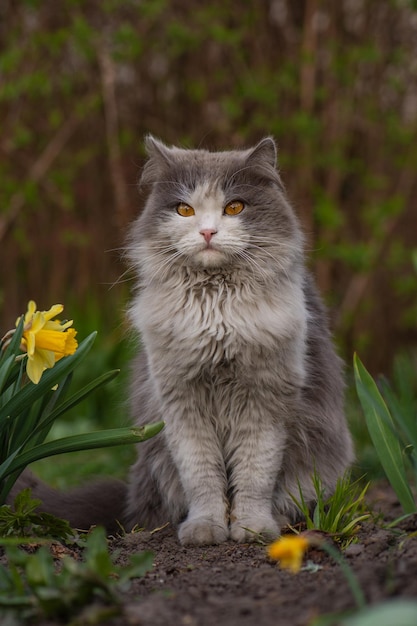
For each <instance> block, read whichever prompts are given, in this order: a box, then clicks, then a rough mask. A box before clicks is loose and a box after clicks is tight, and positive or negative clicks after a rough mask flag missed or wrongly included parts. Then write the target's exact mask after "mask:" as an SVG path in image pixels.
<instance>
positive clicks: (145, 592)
mask: <svg viewBox="0 0 417 626" xmlns="http://www.w3.org/2000/svg"><path fill="white" fill-rule="evenodd" d="M372 499H373V503H372V505H373V510H374V511H380V515H379V516H374V518H373V521H367V522H366V523H364V524H363V525H362V527H361V528H360V530H359V531H358V534H357V541H355V542H354V543H351V544H350V546H349V547H348V548H347V549H346V551H345V553H344V554H345V557H346V559H347V561H348V563H349V565H350V566H351V568H352V569H353V571H354V573H355V574H356V576H357V578H358V580H359V582H360V585H361V586H362V588H363V590H364V592H365V596H366V601H367V602H368V603H369V604H374V603H377V602H380V601H381V600H383V599H387V598H393V597H407V598H417V536H416V534H417V533H416V531H417V514H416V515H413V516H411V517H408V518H407V519H406V520H404V521H402V522H400V523H399V524H398V525H397V526H396V527H395V529H389V528H387V524H388V523H389V521H391V520H394V519H397V518H398V517H400V516H401V514H402V511H401V508H400V506H399V504H398V502H397V500H396V498H395V496H394V495H393V494H392V492H391V491H390V490H389V489H385V488H379V489H374V491H373V494H372ZM413 534H414V536H413ZM114 548H117V549H119V550H120V555H119V561H121V562H123V561H124V560H126V559H127V558H128V556H129V554H131V553H132V552H137V551H141V550H145V549H146V550H152V552H153V553H154V555H155V564H154V568H153V570H152V571H151V572H149V573H148V574H146V575H145V577H144V578H142V579H137V580H136V581H134V582H133V584H132V586H131V589H130V591H129V593H127V594H126V596H125V597H124V601H125V604H124V614H123V617H121V618H118V619H115V620H114V621H113V622H112V624H114V625H115V626H116V625H117V626H127V625H131V626H171V625H172V626H307V625H308V624H310V623H311V621H312V620H313V618H315V617H317V616H319V615H323V614H326V613H331V612H335V611H340V610H345V609H353V608H355V601H354V598H353V596H352V593H351V591H350V588H349V586H348V584H347V582H346V578H345V577H344V575H343V573H342V571H341V569H340V567H339V566H338V565H337V564H335V562H334V561H333V560H332V559H331V558H330V557H329V556H327V554H326V553H324V552H323V551H321V550H318V549H314V550H313V549H311V550H310V552H309V553H308V554H307V556H306V560H305V568H304V569H303V570H301V571H300V572H299V573H298V574H296V575H294V574H292V573H291V572H288V571H283V570H281V569H279V567H278V566H277V564H276V563H273V562H271V561H269V560H268V558H267V557H266V553H265V547H264V546H262V545H259V544H243V545H239V544H235V543H232V542H229V543H226V544H223V545H220V546H204V547H183V546H181V545H180V544H179V542H178V540H177V538H176V534H175V532H174V530H173V529H172V528H169V527H166V528H164V529H161V530H158V531H156V532H153V533H144V532H143V533H138V534H133V535H129V536H127V537H125V538H123V539H119V540H115V541H114ZM415 623H416V624H417V614H416V622H415ZM393 626H395V625H394V624H393Z"/></svg>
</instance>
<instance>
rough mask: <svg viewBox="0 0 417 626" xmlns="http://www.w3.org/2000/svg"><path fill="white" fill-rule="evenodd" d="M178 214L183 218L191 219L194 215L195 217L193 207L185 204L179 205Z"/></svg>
mask: <svg viewBox="0 0 417 626" xmlns="http://www.w3.org/2000/svg"><path fill="white" fill-rule="evenodd" d="M177 213H178V215H181V217H191V216H192V215H195V211H194V209H193V207H192V206H190V205H189V204H186V203H185V202H180V203H179V204H178V205H177Z"/></svg>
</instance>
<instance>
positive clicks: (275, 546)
mask: <svg viewBox="0 0 417 626" xmlns="http://www.w3.org/2000/svg"><path fill="white" fill-rule="evenodd" d="M309 545H310V542H309V541H308V539H307V538H306V537H303V536H302V535H284V536H283V537H280V539H277V540H276V541H274V543H272V544H271V545H270V546H269V547H268V556H269V557H270V558H271V559H274V560H275V561H279V564H280V566H281V567H282V568H283V569H289V570H291V571H292V572H293V573H294V574H296V573H297V572H299V571H300V569H301V564H302V562H303V556H304V554H305V552H306V550H307V548H308V547H309Z"/></svg>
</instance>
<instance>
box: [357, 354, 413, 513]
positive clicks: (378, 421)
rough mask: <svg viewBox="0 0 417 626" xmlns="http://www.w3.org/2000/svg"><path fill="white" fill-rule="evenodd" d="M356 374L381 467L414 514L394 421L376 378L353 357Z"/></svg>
mask: <svg viewBox="0 0 417 626" xmlns="http://www.w3.org/2000/svg"><path fill="white" fill-rule="evenodd" d="M354 372H355V382H356V390H357V393H358V396H359V400H360V403H361V405H362V409H363V412H364V414H365V419H366V424H367V427H368V430H369V434H370V436H371V439H372V441H373V444H374V446H375V449H376V451H377V454H378V456H379V459H380V461H381V465H382V467H383V468H384V471H385V473H386V475H387V477H388V480H389V481H390V483H391V485H392V487H393V489H394V491H395V493H396V494H397V496H398V499H399V501H400V503H401V506H402V508H403V510H404V512H405V513H413V512H415V511H416V510H417V507H416V503H415V502H414V498H413V495H412V493H411V489H410V486H409V484H408V482H407V476H406V471H405V467H404V462H403V456H402V452H401V446H400V444H399V440H398V437H397V436H396V435H395V426H394V422H393V419H392V417H391V414H390V412H389V411H388V408H387V405H386V404H385V402H384V399H383V398H382V396H381V394H380V393H379V390H378V387H377V386H376V384H375V381H374V379H373V378H372V376H371V375H370V374H369V372H368V371H367V370H366V369H365V367H364V365H363V364H362V363H361V361H360V359H359V357H358V356H357V355H356V354H355V356H354Z"/></svg>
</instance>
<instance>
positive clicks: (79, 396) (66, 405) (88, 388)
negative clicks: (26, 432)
mask: <svg viewBox="0 0 417 626" xmlns="http://www.w3.org/2000/svg"><path fill="white" fill-rule="evenodd" d="M119 373H120V370H111V371H110V372H106V373H105V374H102V375H101V376H99V377H98V378H96V379H94V380H93V381H91V383H88V385H85V387H83V388H82V389H80V391H78V392H76V393H75V394H73V395H72V396H71V397H70V398H68V400H67V401H66V402H63V403H62V404H60V405H59V406H58V407H57V408H56V409H54V410H53V411H52V412H51V414H50V415H48V417H47V418H46V419H45V420H43V421H42V423H41V424H40V425H39V426H38V427H37V428H36V430H35V431H34V433H33V434H35V433H36V432H38V431H39V429H42V428H44V427H45V426H47V425H50V424H51V423H52V422H54V421H55V420H56V419H57V418H58V417H59V416H60V415H62V414H63V413H66V412H67V411H69V410H70V409H72V408H73V407H74V406H76V405H77V404H78V403H79V402H81V401H82V400H84V398H85V397H86V396H88V395H89V394H90V393H91V392H92V391H94V390H95V389H97V388H98V387H101V386H102V385H105V384H106V383H108V382H109V381H110V380H113V378H116V376H118V375H119Z"/></svg>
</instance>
